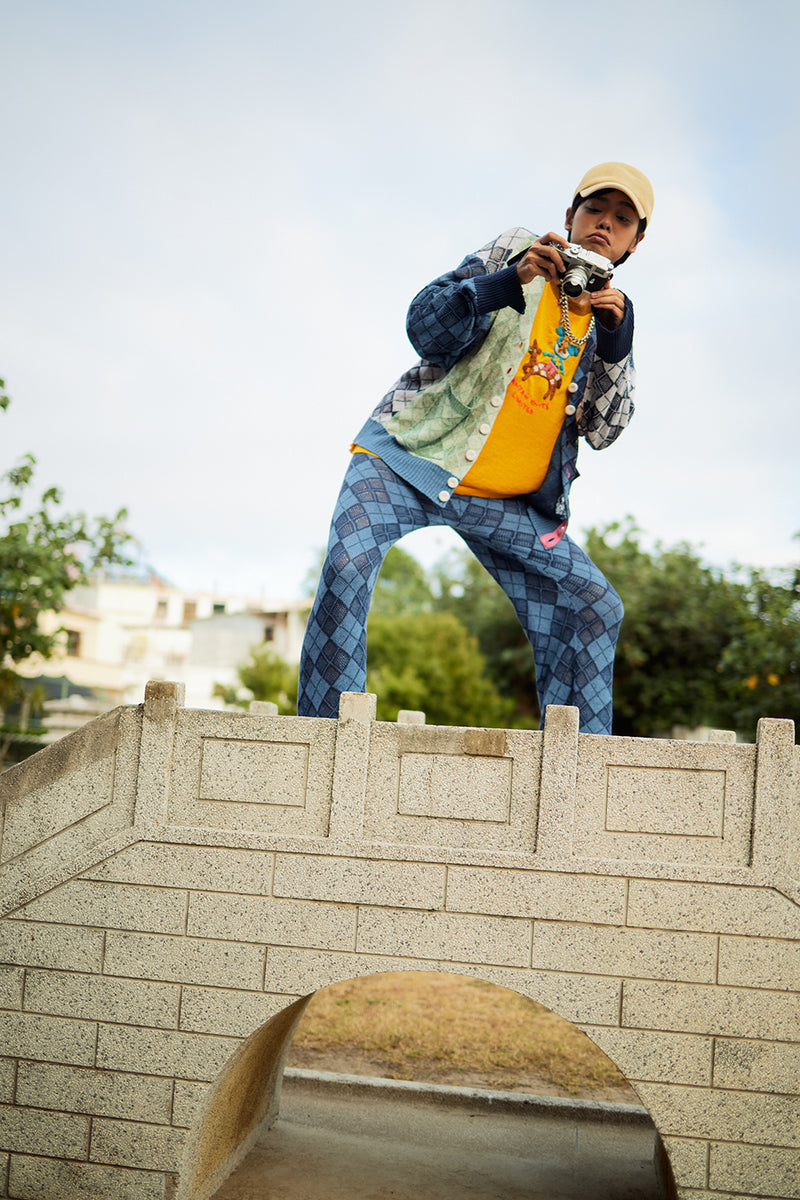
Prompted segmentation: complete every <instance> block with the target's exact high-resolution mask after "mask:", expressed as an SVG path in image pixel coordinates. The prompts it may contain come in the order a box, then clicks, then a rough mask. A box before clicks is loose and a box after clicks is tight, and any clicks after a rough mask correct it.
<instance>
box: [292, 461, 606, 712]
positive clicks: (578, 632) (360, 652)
mask: <svg viewBox="0 0 800 1200" xmlns="http://www.w3.org/2000/svg"><path fill="white" fill-rule="evenodd" d="M433 525H449V526H450V527H451V528H452V529H454V530H455V531H456V532H457V533H458V534H459V535H460V536H461V537H462V538H463V540H464V541H465V542H466V544H467V545H468V546H469V548H470V550H471V551H472V552H473V554H474V555H475V556H476V558H477V559H478V560H479V562H481V563H482V564H483V566H484V567H486V569H487V571H489V572H490V574H491V575H492V576H493V577H494V578H495V579H496V580H497V582H498V583H499V584H500V587H501V588H502V589H503V591H504V592H505V594H506V595H507V596H508V598H509V599H510V600H511V602H512V604H513V605H514V609H515V611H516V614H517V616H518V618H519V620H520V623H521V625H522V628H523V629H524V630H525V633H526V635H527V637H528V639H529V641H530V643H531V645H532V646H533V655H534V662H535V664H536V686H537V689H538V693H539V703H540V706H541V711H542V715H543V716H544V710H545V707H546V706H547V705H548V704H571V705H575V706H577V708H578V709H579V710H580V728H581V731H582V732H583V733H610V732H611V684H612V675H613V669H614V650H615V647H616V642H617V634H618V633H619V626H620V622H621V620H622V611H623V610H622V602H621V600H620V598H619V596H618V595H617V593H616V592H615V591H614V589H613V588H612V587H611V585H610V584H609V583H608V581H607V580H606V579H605V578H604V576H603V575H602V574H601V573H600V571H599V570H598V569H597V567H596V566H595V565H594V563H593V562H592V561H591V559H589V558H588V557H587V556H586V554H584V552H583V550H581V549H580V547H579V546H577V545H576V544H575V543H574V542H573V541H572V540H571V538H569V537H568V536H567V535H566V534H565V535H564V537H563V538H562V539H561V541H560V542H558V543H557V544H556V545H555V546H553V547H552V548H550V549H545V548H544V547H543V546H542V544H541V542H540V541H539V539H538V538H537V536H536V533H535V531H534V528H533V526H532V524H531V519H530V515H529V512H528V507H527V505H526V503H525V501H524V500H523V499H521V498H519V499H518V498H511V499H506V500H489V499H482V498H478V497H473V496H457V495H456V496H452V497H451V499H450V502H449V503H448V505H447V507H446V508H445V509H441V508H439V506H438V505H435V504H433V503H432V502H431V501H430V500H428V499H427V498H426V497H425V496H423V495H422V494H421V493H419V492H417V491H416V490H415V489H414V488H412V487H411V486H410V485H409V484H407V483H406V482H405V481H404V480H402V479H400V478H399V476H397V475H396V474H395V473H394V471H392V470H391V469H390V468H389V467H387V466H386V464H385V463H384V462H382V461H381V459H379V458H375V457H373V456H372V455H368V454H354V455H352V457H351V461H350V465H349V467H348V470H347V474H346V475H345V479H344V483H343V485H342V490H341V492H340V494H339V499H338V502H337V505H336V509H335V511H334V514H333V521H332V524H331V534H330V541H329V543H328V551H327V555H326V557H325V563H324V565H323V568H322V576H321V578H320V583H319V587H318V589H317V594H316V598H315V600H314V606H313V608H312V610H311V616H310V617H309V622H308V628H307V630H306V635H305V640H304V643H303V653H302V657H301V661H300V688H299V696H298V707H297V711H298V714H299V715H300V716H310V717H336V716H338V712H339V695H340V693H341V692H363V691H364V690H365V686H366V671H367V644H366V643H367V638H366V625H367V615H368V613H369V606H370V601H371V599H372V592H373V589H374V587H375V582H376V580H377V578H378V572H379V571H380V568H381V564H382V563H383V560H384V557H385V555H386V553H387V551H388V550H389V548H390V547H391V546H392V545H393V544H394V543H395V542H396V541H398V539H399V538H401V537H403V535H404V534H406V533H410V532H411V531H412V530H414V529H422V528H425V527H427V526H433Z"/></svg>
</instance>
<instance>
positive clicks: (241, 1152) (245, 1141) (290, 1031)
mask: <svg viewBox="0 0 800 1200" xmlns="http://www.w3.org/2000/svg"><path fill="white" fill-rule="evenodd" d="M312 994H313V993H312ZM310 999H311V996H310V995H309V996H304V997H303V998H302V999H300V1000H296V1001H295V1002H294V1003H292V1004H288V1005H287V1007H286V1008H284V1009H282V1010H281V1011H280V1012H279V1013H276V1014H275V1016H274V1017H272V1018H271V1019H270V1020H269V1021H267V1022H266V1023H265V1024H264V1025H262V1026H261V1027H260V1028H259V1029H257V1030H256V1031H255V1032H254V1033H253V1034H251V1036H250V1037H249V1038H247V1039H246V1040H245V1041H244V1042H243V1043H242V1044H241V1045H240V1046H239V1047H238V1049H237V1050H236V1051H235V1053H234V1054H233V1055H232V1056H231V1058H230V1059H229V1060H228V1062H227V1063H226V1064H225V1066H224V1067H223V1068H222V1070H221V1071H220V1073H219V1075H218V1076H217V1079H216V1081H215V1083H214V1085H213V1087H211V1088H210V1089H209V1092H208V1094H207V1095H206V1097H205V1100H204V1103H203V1105H202V1107H201V1109H200V1111H199V1113H198V1115H197V1119H196V1121H195V1126H194V1129H193V1131H192V1134H191V1136H190V1137H189V1140H188V1144H187V1148H186V1153H185V1155H184V1162H183V1170H182V1171H181V1173H180V1182H179V1185H178V1189H177V1191H176V1193H175V1200H206V1198H207V1197H209V1196H213V1194H214V1192H215V1191H216V1190H217V1189H218V1188H219V1187H220V1185H221V1184H222V1183H223V1182H224V1180H225V1179H227V1177H228V1176H229V1175H230V1173H231V1171H233V1170H234V1169H235V1168H236V1166H237V1165H238V1163H239V1162H241V1160H242V1159H243V1158H244V1157H245V1155H246V1154H247V1152H248V1151H249V1149H250V1147H251V1146H252V1144H253V1142H254V1141H255V1139H256V1137H257V1136H258V1134H259V1132H260V1131H261V1129H262V1128H263V1127H264V1125H265V1124H268V1123H270V1122H272V1121H274V1120H275V1119H276V1118H277V1116H278V1112H279V1109H280V1092H281V1083H282V1080H283V1066H284V1061H285V1059H286V1054H287V1052H288V1049H289V1046H290V1045H291V1041H292V1037H293V1035H294V1032H295V1029H296V1028H297V1025H298V1022H299V1021H300V1018H301V1017H302V1015H303V1012H304V1011H305V1008H306V1006H307V1004H308V1002H309V1000H310Z"/></svg>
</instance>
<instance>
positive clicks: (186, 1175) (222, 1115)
mask: <svg viewBox="0 0 800 1200" xmlns="http://www.w3.org/2000/svg"><path fill="white" fill-rule="evenodd" d="M413 970H414V971H423V972H426V973H430V974H448V975H456V976H459V977H461V978H464V979H468V980H475V981H479V982H481V983H484V984H486V985H488V986H489V987H491V988H495V989H498V990H501V991H508V992H513V993H516V994H517V995H519V996H522V997H523V998H525V999H529V1000H533V1001H534V1002H536V1003H538V1004H541V1006H542V1007H543V1008H546V1009H547V1010H548V1011H549V1012H552V1013H553V1014H554V1015H555V1016H557V1017H559V1018H560V1019H561V1020H563V1021H565V1022H566V1023H567V1024H568V1025H570V1026H572V1027H573V1028H574V1029H577V1030H579V1031H580V1032H581V1033H585V1032H586V1031H585V1030H583V1029H581V1028H580V1026H579V1025H578V1024H577V1023H576V1022H574V1021H573V1020H571V1019H570V1018H569V1017H568V1016H564V1015H562V1014H561V1013H559V1012H558V1011H557V1007H555V1006H552V1005H548V1004H544V1003H543V1002H542V1001H541V999H540V998H539V997H538V996H537V994H536V992H535V988H534V989H531V990H523V989H521V988H519V987H509V986H507V985H506V984H501V983H498V982H497V981H496V980H492V979H490V978H488V977H487V975H488V974H489V972H485V971H480V970H478V971H472V972H469V973H464V971H463V969H459V966H458V965H448V964H444V963H416V964H415V965H414V967H413ZM408 973H409V968H405V967H404V966H403V964H402V961H401V960H398V961H397V963H396V965H395V967H394V969H391V968H390V969H382V970H378V971H368V972H363V973H361V974H359V975H357V976H347V975H346V974H342V975H341V976H340V975H339V974H337V976H336V978H335V979H333V980H331V979H330V977H329V975H330V972H328V975H326V974H325V970H324V968H323V969H322V970H321V972H320V978H319V984H318V987H317V988H315V989H314V990H313V991H311V992H310V993H309V994H308V995H306V996H304V997H302V998H301V999H299V1000H296V1001H294V1002H292V1003H289V1004H287V1006H286V1007H285V1008H283V1009H282V1010H281V1011H280V1012H278V1013H276V1014H275V1015H274V1016H273V1017H272V1018H271V1019H270V1020H269V1021H267V1022H266V1023H265V1024H263V1025H262V1026H260V1027H259V1028H258V1029H256V1030H255V1031H254V1032H253V1033H252V1034H251V1035H250V1036H249V1037H248V1038H247V1039H246V1040H245V1041H244V1042H243V1043H242V1044H241V1045H240V1046H239V1047H238V1049H237V1050H236V1051H235V1053H234V1054H233V1055H232V1056H231V1058H230V1059H229V1060H228V1062H227V1063H226V1064H225V1065H224V1066H223V1068H222V1070H221V1071H220V1073H219V1075H218V1077H217V1079H216V1081H215V1082H214V1084H213V1086H212V1087H211V1089H210V1090H209V1092H208V1093H207V1095H206V1097H205V1099H204V1102H203V1104H202V1107H201V1109H200V1111H199V1112H198V1114H197V1118H196V1121H195V1125H194V1129H193V1132H192V1134H191V1136H190V1138H189V1141H188V1144H187V1149H186V1153H185V1155H184V1160H183V1166H182V1170H181V1172H180V1182H179V1186H178V1188H177V1191H176V1193H175V1200H209V1198H210V1197H213V1196H214V1194H215V1193H216V1192H217V1190H218V1189H219V1188H220V1187H221V1186H222V1184H223V1183H224V1182H225V1180H226V1179H227V1178H228V1177H229V1176H230V1175H231V1174H232V1172H233V1171H234V1170H235V1169H236V1167H237V1166H238V1165H239V1164H240V1163H242V1162H243V1161H244V1159H245V1158H246V1157H247V1155H248V1153H249V1152H250V1150H251V1149H252V1148H253V1145H254V1143H255V1142H256V1140H257V1139H258V1138H259V1137H260V1136H261V1134H263V1132H264V1131H265V1129H268V1128H269V1127H270V1126H271V1125H272V1124H274V1123H275V1122H276V1121H277V1119H278V1117H279V1115H280V1099H281V1090H282V1083H283V1073H284V1069H285V1064H286V1059H287V1057H288V1054H289V1050H290V1048H291V1044H292V1040H293V1038H294V1036H295V1034H296V1032H297V1030H298V1027H299V1026H300V1024H301V1022H302V1018H303V1016H304V1014H305V1011H306V1009H307V1007H308V1005H309V1003H310V1002H311V1000H312V999H313V997H314V996H315V995H316V994H317V991H321V990H322V989H323V988H326V987H336V986H337V985H339V984H343V983H348V982H352V981H356V982H357V981H359V980H365V979H368V978H371V977H373V976H378V975H397V976H402V975H405V974H408ZM586 1036H587V1037H588V1038H589V1040H590V1041H591V1042H593V1044H594V1045H596V1046H597V1048H598V1050H600V1051H601V1053H603V1054H604V1055H605V1057H607V1058H608V1059H609V1061H611V1062H612V1063H613V1065H614V1066H615V1067H617V1069H618V1070H620V1073H621V1074H622V1075H623V1076H624V1077H625V1079H626V1081H627V1082H628V1083H629V1084H630V1086H631V1088H632V1089H633V1090H634V1091H636V1088H635V1085H634V1083H633V1082H632V1081H631V1080H630V1079H629V1078H628V1076H627V1075H626V1073H625V1071H624V1070H623V1069H622V1067H621V1066H620V1064H619V1062H617V1061H615V1059H614V1057H612V1055H610V1054H607V1053H606V1051H605V1050H604V1049H603V1047H602V1046H600V1045H598V1042H597V1041H596V1039H595V1038H593V1037H591V1036H590V1035H589V1034H586ZM620 1057H623V1056H620ZM637 1095H638V1093H637ZM593 1107H599V1106H593ZM641 1107H642V1108H643V1109H646V1108H647V1106H646V1105H641ZM587 1111H589V1112H590V1113H591V1117H592V1118H594V1119H596V1118H597V1111H594V1112H592V1111H591V1110H587ZM609 1111H610V1110H609ZM648 1117H649V1120H650V1124H651V1126H652V1129H653V1134H654V1153H655V1158H654V1169H655V1171H656V1175H657V1177H658V1179H659V1181H660V1184H661V1188H662V1193H663V1195H664V1196H669V1197H672V1196H674V1195H675V1194H676V1193H675V1191H674V1183H673V1180H672V1172H671V1168H670V1165H669V1160H668V1158H667V1156H666V1151H665V1150H664V1147H663V1143H662V1141H661V1137H660V1135H659V1131H658V1129H657V1126H656V1124H655V1122H654V1121H653V1118H652V1115H651V1114H650V1113H649V1110H648Z"/></svg>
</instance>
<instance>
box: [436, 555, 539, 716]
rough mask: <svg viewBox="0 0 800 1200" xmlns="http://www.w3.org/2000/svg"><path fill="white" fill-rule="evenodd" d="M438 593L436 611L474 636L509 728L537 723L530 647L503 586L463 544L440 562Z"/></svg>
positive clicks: (437, 579)
mask: <svg viewBox="0 0 800 1200" xmlns="http://www.w3.org/2000/svg"><path fill="white" fill-rule="evenodd" d="M436 591H437V596H436V601H435V604H436V609H437V610H438V611H440V612H451V613H453V614H454V615H455V616H456V617H458V619H459V620H460V621H461V623H462V624H463V625H464V626H465V628H466V629H468V630H469V632H470V633H471V634H472V635H473V637H475V638H476V639H477V643H478V648H479V649H480V652H481V654H482V655H483V657H484V659H485V661H486V674H487V676H488V677H489V679H491V681H492V684H493V686H494V688H495V690H496V691H497V693H498V694H499V695H500V696H502V697H503V698H504V701H505V702H506V708H507V710H508V713H509V715H508V718H507V720H508V724H509V726H510V727H512V728H515V729H530V728H534V727H536V726H538V724H539V700H538V696H537V694H536V669H535V667H534V663H533V650H532V648H531V644H530V642H529V641H528V639H527V637H526V635H525V632H524V630H523V628H522V626H521V625H520V623H519V620H518V619H517V614H516V613H515V611H514V606H513V604H512V603H511V601H510V600H509V599H508V596H506V594H505V592H504V591H503V589H502V588H501V587H500V586H499V585H498V584H497V583H496V582H495V580H494V579H493V578H492V576H491V575H490V574H489V572H488V571H487V570H486V568H485V567H483V566H482V565H481V564H480V563H479V562H478V560H477V559H476V558H475V557H474V555H472V554H471V553H470V552H469V551H468V550H467V549H466V548H465V549H464V550H456V551H452V552H451V553H450V555H448V557H447V558H446V559H444V560H443V561H442V562H441V563H440V564H439V566H438V568H437V572H436Z"/></svg>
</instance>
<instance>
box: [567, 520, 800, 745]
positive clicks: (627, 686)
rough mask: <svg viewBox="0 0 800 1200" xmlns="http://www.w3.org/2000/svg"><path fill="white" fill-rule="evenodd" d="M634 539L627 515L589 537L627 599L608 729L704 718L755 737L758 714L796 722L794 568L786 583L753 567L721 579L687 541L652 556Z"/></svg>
mask: <svg viewBox="0 0 800 1200" xmlns="http://www.w3.org/2000/svg"><path fill="white" fill-rule="evenodd" d="M639 536H640V530H638V529H637V528H636V526H635V525H634V524H633V522H632V521H631V520H630V519H629V520H628V523H627V525H626V526H625V527H622V526H620V525H619V524H614V525H610V526H608V527H606V528H605V529H603V530H596V529H593V530H590V531H589V533H588V535H587V539H586V550H587V552H588V554H589V556H590V558H592V559H593V560H594V562H595V563H596V564H597V566H598V567H599V568H600V570H601V571H603V573H604V574H605V575H606V576H607V577H608V579H609V580H610V581H611V582H612V583H613V585H614V587H615V588H616V589H617V591H618V592H619V593H620V595H621V596H622V599H623V602H624V604H625V618H624V620H623V623H622V629H621V631H620V638H619V643H618V646H617V657H616V663H615V668H614V732H615V733H620V734H643V735H664V734H669V732H670V730H671V729H672V727H673V726H674V725H688V726H690V727H693V726H696V725H710V726H712V727H716V728H723V729H735V730H737V732H738V733H740V734H741V735H742V736H743V737H745V738H746V739H747V740H753V738H754V737H755V722H756V720H757V718H758V717H759V716H782V717H790V718H792V719H794V720H795V721H798V720H800V702H798V701H799V700H800V697H799V696H798V690H800V677H799V673H800V606H799V605H798V587H797V582H798V581H797V574H798V573H797V571H794V572H791V576H792V582H791V583H788V584H783V583H778V582H774V581H773V582H770V580H769V579H768V578H767V576H766V574H765V573H764V572H760V571H756V570H754V569H750V570H749V571H748V572H746V577H745V579H743V580H742V579H739V578H734V579H731V578H726V577H725V575H724V574H723V573H722V572H721V571H719V570H715V569H712V568H711V567H707V566H704V565H703V563H702V561H701V559H700V558H699V557H698V556H697V554H696V553H695V552H694V551H693V550H692V548H691V547H690V546H688V545H686V544H681V545H678V546H675V547H672V548H670V549H664V548H663V547H662V546H660V545H658V546H657V547H656V550H655V552H654V553H652V554H651V553H648V552H647V551H646V550H644V549H643V548H642V546H641V544H640V541H639ZM783 574H786V572H784V573H783Z"/></svg>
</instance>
